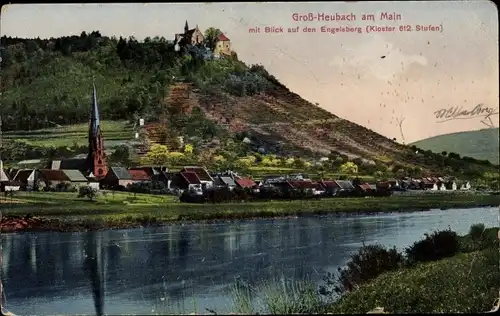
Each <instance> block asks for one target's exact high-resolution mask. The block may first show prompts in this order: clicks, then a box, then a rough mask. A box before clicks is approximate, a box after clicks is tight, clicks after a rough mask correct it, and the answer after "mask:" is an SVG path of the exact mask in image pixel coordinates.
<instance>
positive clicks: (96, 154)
mask: <svg viewBox="0 0 500 316" xmlns="http://www.w3.org/2000/svg"><path fill="white" fill-rule="evenodd" d="M88 140H89V150H88V153H87V157H86V158H73V159H62V160H53V161H52V163H51V166H50V169H53V170H58V169H77V170H80V171H81V172H82V173H83V174H84V175H85V176H87V177H92V178H96V179H97V180H100V179H102V178H104V177H105V176H106V174H107V173H108V166H107V163H106V154H105V153H104V140H103V137H102V131H101V121H100V118H99V106H98V103H97V95H96V89H95V85H93V93H92V111H91V115H90V124H89V134H88Z"/></svg>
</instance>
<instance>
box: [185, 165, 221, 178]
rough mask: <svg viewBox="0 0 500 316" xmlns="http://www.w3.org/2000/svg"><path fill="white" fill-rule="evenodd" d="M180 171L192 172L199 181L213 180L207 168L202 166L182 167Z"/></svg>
mask: <svg viewBox="0 0 500 316" xmlns="http://www.w3.org/2000/svg"><path fill="white" fill-rule="evenodd" d="M181 172H194V173H196V175H197V176H198V179H199V180H200V181H214V179H212V177H211V176H210V174H208V172H207V170H206V169H204V168H202V167H184V169H182V170H181Z"/></svg>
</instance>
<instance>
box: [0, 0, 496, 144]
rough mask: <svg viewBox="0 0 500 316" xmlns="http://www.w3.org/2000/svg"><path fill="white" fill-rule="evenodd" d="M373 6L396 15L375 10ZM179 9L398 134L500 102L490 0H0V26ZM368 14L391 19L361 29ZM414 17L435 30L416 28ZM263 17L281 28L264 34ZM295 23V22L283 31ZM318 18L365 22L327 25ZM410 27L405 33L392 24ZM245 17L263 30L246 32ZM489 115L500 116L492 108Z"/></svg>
mask: <svg viewBox="0 0 500 316" xmlns="http://www.w3.org/2000/svg"><path fill="white" fill-rule="evenodd" d="M382 12H389V13H397V14H400V15H401V20H398V21H388V20H381V19H380V14H381V13H382ZM294 13H299V14H307V13H312V14H313V15H314V16H317V15H318V14H320V13H324V14H326V15H335V14H336V13H338V14H348V13H353V14H354V15H355V17H356V20H355V21H352V20H351V21H318V20H315V21H294V19H293V14H294ZM362 14H374V15H375V21H363V20H362ZM186 20H187V21H188V23H189V26H190V28H193V27H195V26H196V25H198V26H199V28H200V29H201V30H202V31H204V30H205V29H206V28H208V27H216V28H219V29H220V30H222V31H223V32H224V34H225V35H226V36H227V37H229V39H230V40H231V46H232V49H233V50H234V51H236V52H237V54H238V57H239V59H241V60H242V61H244V62H245V63H247V64H262V65H264V66H265V67H266V69H268V71H269V72H270V73H271V74H273V75H274V76H275V77H276V78H278V80H280V81H281V82H282V83H283V84H284V85H286V86H287V87H288V88H289V89H290V90H292V91H293V92H295V93H297V94H299V95H300V96H302V97H303V98H305V99H306V100H308V101H311V102H312V103H318V104H319V106H321V107H323V108H324V109H326V110H328V111H330V112H332V113H334V114H336V115H338V116H340V117H342V118H345V119H348V120H350V121H353V122H355V123H357V124H360V125H363V126H365V127H368V128H370V129H372V130H374V131H376V132H378V133H380V134H382V135H384V136H387V137H390V138H396V139H397V140H398V141H399V142H403V139H404V142H405V143H410V142H413V141H417V140H420V139H424V138H427V137H431V136H435V135H440V134H446V133H452V132H459V131H468V130H477V129H482V128H486V125H484V124H483V123H481V120H482V119H481V117H477V116H476V117H472V118H471V119H466V120H464V119H455V120H450V121H447V122H441V123H439V122H438V120H437V119H436V116H435V113H434V112H435V111H437V110H439V109H447V108H450V107H455V106H458V107H462V108H463V109H467V110H472V109H473V108H474V107H475V106H476V105H478V104H481V103H482V104H483V107H488V108H493V109H495V110H496V112H498V107H499V102H498V101H499V82H498V81H499V77H498V75H499V65H498V12H497V8H496V6H495V4H494V3H493V2H490V1H453V2H448V1H434V2H430V1H426V2H411V1H401V2H398V1H394V2H392V1H391V2H346V3H342V2H335V3H326V2H321V3H319V2H318V3H314V2H308V3H301V2H294V3H291V2H287V3H184V4H174V3H157V4H62V5H61V4H23V5H20V4H18V5H8V6H4V7H2V13H1V19H0V34H1V35H2V36H3V35H7V36H13V37H28V38H33V37H41V38H49V37H58V36H67V35H79V34H80V33H81V32H82V31H87V32H90V31H93V30H99V31H100V32H101V34H103V35H107V36H116V37H119V36H123V37H129V36H134V37H136V38H137V39H139V40H141V39H144V38H145V37H148V36H149V37H154V36H163V37H165V38H167V39H173V38H174V34H175V33H181V32H182V31H183V29H184V23H185V22H186ZM371 25H374V26H381V27H382V26H393V27H395V29H396V30H395V31H392V32H366V27H367V26H371ZM417 25H425V26H427V25H434V26H438V29H439V31H434V32H432V31H427V32H425V31H416V27H417ZM266 26H268V27H271V26H275V27H283V28H284V31H285V32H284V33H279V34H278V33H273V34H270V33H263V32H262V31H263V29H264V27H266ZM297 26H298V27H299V30H300V32H297V33H288V32H287V30H288V28H294V27H297ZM322 26H325V27H330V28H332V27H346V26H348V27H360V28H361V29H362V32H361V33H357V32H354V33H353V32H343V33H342V32H340V33H336V34H330V33H327V32H321V27H322ZM408 26H410V27H411V28H412V31H411V32H406V31H399V29H400V27H401V28H407V27H408ZM254 27H260V29H261V33H250V32H249V29H250V28H254ZM304 27H309V28H316V32H315V33H311V32H303V29H304ZM492 119H493V122H494V125H495V126H496V127H498V120H499V117H498V114H496V115H495V116H492Z"/></svg>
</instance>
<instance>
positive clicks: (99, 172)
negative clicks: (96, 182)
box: [97, 168, 104, 176]
mask: <svg viewBox="0 0 500 316" xmlns="http://www.w3.org/2000/svg"><path fill="white" fill-rule="evenodd" d="M103 173H104V170H102V169H101V168H99V169H97V174H98V175H100V176H102V174H103Z"/></svg>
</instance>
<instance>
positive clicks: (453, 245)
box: [405, 229, 460, 264]
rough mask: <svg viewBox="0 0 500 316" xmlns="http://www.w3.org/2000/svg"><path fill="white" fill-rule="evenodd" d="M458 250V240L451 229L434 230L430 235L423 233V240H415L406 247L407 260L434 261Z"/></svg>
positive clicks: (413, 261)
mask: <svg viewBox="0 0 500 316" xmlns="http://www.w3.org/2000/svg"><path fill="white" fill-rule="evenodd" d="M459 250H460V240H459V237H458V235H457V233H455V232H454V231H451V229H447V230H443V231H436V232H434V233H432V235H429V234H425V238H424V239H423V240H419V241H417V242H415V243H414V244H413V245H412V246H410V247H408V248H406V250H405V252H406V256H407V259H408V262H409V263H411V264H413V263H416V262H426V261H436V260H440V259H443V258H447V257H451V256H453V255H455V254H456V253H458V251H459Z"/></svg>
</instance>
